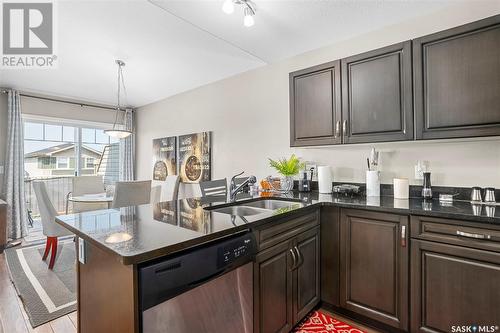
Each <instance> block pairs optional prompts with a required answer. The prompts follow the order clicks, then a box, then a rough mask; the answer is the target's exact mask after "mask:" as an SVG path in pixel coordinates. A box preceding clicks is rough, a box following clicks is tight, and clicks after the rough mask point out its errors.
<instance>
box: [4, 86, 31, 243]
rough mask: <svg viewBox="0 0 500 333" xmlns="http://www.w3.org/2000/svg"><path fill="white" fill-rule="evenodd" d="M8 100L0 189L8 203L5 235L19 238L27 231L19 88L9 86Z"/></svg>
mask: <svg viewBox="0 0 500 333" xmlns="http://www.w3.org/2000/svg"><path fill="white" fill-rule="evenodd" d="M7 103H8V106H7V109H8V110H7V112H8V118H7V127H8V130H7V147H6V154H5V173H4V177H3V190H2V193H3V195H4V196H5V201H6V202H7V204H8V208H7V238H10V239H19V238H22V237H24V236H26V235H27V234H28V230H27V212H26V200H25V197H24V137H23V122H22V119H21V96H20V95H19V92H17V91H14V90H10V91H9V97H8V100H7Z"/></svg>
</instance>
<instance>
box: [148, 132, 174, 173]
mask: <svg viewBox="0 0 500 333" xmlns="http://www.w3.org/2000/svg"><path fill="white" fill-rule="evenodd" d="M176 174H177V138H176V137H175V136H170V137H168V138H160V139H153V180H163V181H164V180H166V179H167V176H169V175H176Z"/></svg>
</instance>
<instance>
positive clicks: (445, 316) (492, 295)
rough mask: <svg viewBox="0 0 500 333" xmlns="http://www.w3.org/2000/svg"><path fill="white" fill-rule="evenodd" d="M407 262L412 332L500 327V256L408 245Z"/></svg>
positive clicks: (448, 247) (424, 244) (432, 245)
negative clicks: (409, 265)
mask: <svg viewBox="0 0 500 333" xmlns="http://www.w3.org/2000/svg"><path fill="white" fill-rule="evenodd" d="M411 256H412V257H411V260H412V266H411V277H412V282H411V315H412V320H411V332H453V331H454V330H453V327H459V326H460V327H461V326H465V327H468V326H469V327H470V326H472V325H477V326H484V327H485V328H484V329H486V328H487V329H488V330H484V329H483V330H479V329H480V328H478V329H477V332H494V330H493V328H494V327H498V326H500V253H495V252H490V251H483V250H477V249H471V248H467V247H462V246H455V245H448V244H442V243H436V242H427V241H420V240H412V246H411ZM455 332H459V331H457V330H456V329H455ZM462 332H463V331H462Z"/></svg>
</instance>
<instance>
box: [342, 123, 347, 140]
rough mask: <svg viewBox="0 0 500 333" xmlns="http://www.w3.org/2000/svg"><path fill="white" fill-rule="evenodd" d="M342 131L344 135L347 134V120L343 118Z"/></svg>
mask: <svg viewBox="0 0 500 333" xmlns="http://www.w3.org/2000/svg"><path fill="white" fill-rule="evenodd" d="M342 132H343V134H344V136H346V134H347V120H344V123H343V124H342Z"/></svg>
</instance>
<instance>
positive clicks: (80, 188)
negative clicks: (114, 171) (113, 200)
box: [68, 176, 108, 213]
mask: <svg viewBox="0 0 500 333" xmlns="http://www.w3.org/2000/svg"><path fill="white" fill-rule="evenodd" d="M104 192H105V188H104V181H103V177H102V176H79V177H74V178H73V191H72V192H70V193H69V195H71V196H74V197H77V196H81V195H88V194H98V193H104ZM69 195H68V197H69ZM107 208H108V204H107V203H105V202H104V203H100V202H96V203H94V202H93V203H83V202H73V213H80V212H87V211H91V210H99V209H107Z"/></svg>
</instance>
